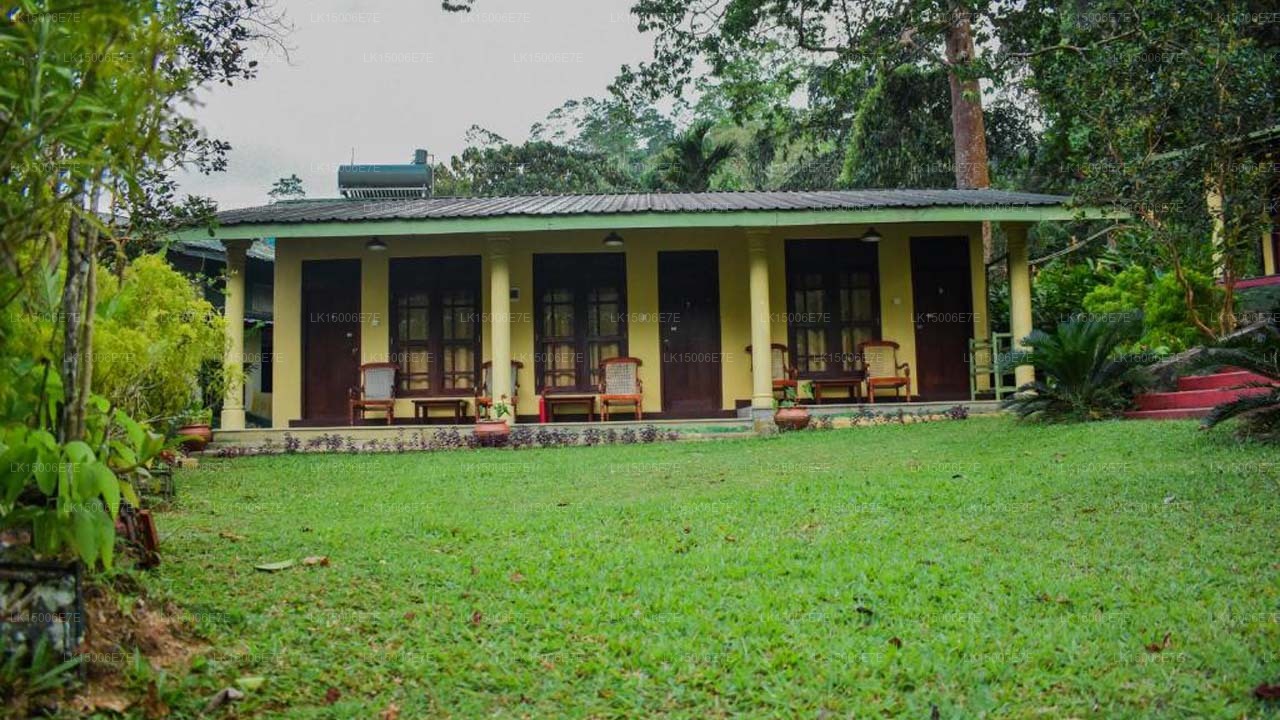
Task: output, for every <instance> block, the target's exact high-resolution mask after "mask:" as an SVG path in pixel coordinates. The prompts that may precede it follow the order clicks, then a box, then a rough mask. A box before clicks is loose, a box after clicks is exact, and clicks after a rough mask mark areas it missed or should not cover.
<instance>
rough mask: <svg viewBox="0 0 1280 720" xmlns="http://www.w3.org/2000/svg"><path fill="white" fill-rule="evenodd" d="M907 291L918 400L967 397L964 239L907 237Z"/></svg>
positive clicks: (969, 330)
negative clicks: (911, 306)
mask: <svg viewBox="0 0 1280 720" xmlns="http://www.w3.org/2000/svg"><path fill="white" fill-rule="evenodd" d="M911 287H912V296H913V298H914V303H915V307H914V309H913V311H912V312H913V315H912V320H913V322H914V324H915V328H916V367H913V368H912V369H911V370H912V374H913V375H915V376H916V378H917V381H916V382H917V384H918V385H919V390H920V396H921V398H922V399H924V400H961V399H965V398H967V397H969V363H968V353H969V338H971V337H973V319H974V318H973V291H972V288H973V286H972V284H971V275H970V267H969V239H968V238H965V237H941V238H936V237H934V238H911Z"/></svg>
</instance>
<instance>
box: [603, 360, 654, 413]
mask: <svg viewBox="0 0 1280 720" xmlns="http://www.w3.org/2000/svg"><path fill="white" fill-rule="evenodd" d="M600 378H601V381H600V417H601V418H602V419H604V420H608V419H609V407H610V406H611V405H634V406H635V409H636V420H641V419H643V412H642V409H641V405H642V404H643V402H644V387H643V385H642V384H641V383H640V358H633V357H615V358H609V359H607V360H601V361H600Z"/></svg>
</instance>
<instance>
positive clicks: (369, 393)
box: [347, 363, 399, 425]
mask: <svg viewBox="0 0 1280 720" xmlns="http://www.w3.org/2000/svg"><path fill="white" fill-rule="evenodd" d="M398 368H399V365H397V364H396V363H365V364H364V365H361V366H360V386H359V387H353V388H351V391H350V393H349V396H350V400H349V402H348V408H347V422H348V424H350V425H355V424H356V417H357V413H359V418H360V419H361V420H364V414H365V412H366V411H368V410H381V411H383V412H384V413H386V418H387V424H388V425H390V424H391V423H393V422H395V415H396V407H395V406H396V370H397V369H398Z"/></svg>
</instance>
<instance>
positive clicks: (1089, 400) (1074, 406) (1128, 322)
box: [1004, 316, 1150, 420]
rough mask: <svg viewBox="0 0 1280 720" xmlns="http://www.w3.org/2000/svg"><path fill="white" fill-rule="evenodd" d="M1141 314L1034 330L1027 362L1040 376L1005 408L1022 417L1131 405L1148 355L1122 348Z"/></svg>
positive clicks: (1093, 413)
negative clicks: (1045, 330) (1050, 331)
mask: <svg viewBox="0 0 1280 720" xmlns="http://www.w3.org/2000/svg"><path fill="white" fill-rule="evenodd" d="M1140 330H1141V319H1140V318H1135V317H1130V316H1123V317H1122V318H1120V319H1118V320H1098V319H1089V320H1073V321H1071V322H1065V323H1059V324H1058V327H1057V329H1056V330H1055V331H1054V332H1052V333H1046V332H1043V331H1040V330H1035V331H1032V333H1031V334H1030V335H1029V336H1027V338H1026V341H1025V344H1026V345H1027V347H1029V348H1030V352H1029V353H1028V354H1027V361H1028V362H1029V363H1030V364H1031V365H1032V366H1033V367H1035V369H1036V370H1037V371H1038V372H1039V373H1040V374H1041V375H1042V376H1043V377H1044V380H1043V381H1040V380H1037V381H1034V382H1030V383H1027V384H1026V385H1023V386H1022V387H1020V388H1018V392H1017V394H1016V395H1014V396H1013V397H1012V398H1010V399H1008V400H1006V401H1005V402H1004V407H1005V408H1007V409H1009V410H1012V411H1013V412H1014V413H1015V414H1017V415H1018V417H1020V418H1024V419H1025V418H1037V419H1044V420H1097V419H1102V418H1107V417H1113V416H1115V415H1117V414H1118V413H1119V412H1120V411H1122V410H1124V409H1125V408H1127V407H1128V406H1129V404H1130V403H1131V402H1132V400H1133V396H1134V394H1135V393H1136V392H1137V391H1138V389H1140V388H1141V387H1142V386H1143V385H1145V384H1146V382H1147V379H1146V372H1145V370H1144V369H1143V367H1142V365H1143V364H1144V363H1145V362H1146V361H1147V360H1149V359H1150V358H1149V357H1148V356H1143V355H1136V354H1133V353H1127V352H1123V347H1124V346H1125V345H1126V344H1129V343H1132V342H1133V341H1134V340H1136V339H1137V336H1138V333H1139V332H1140Z"/></svg>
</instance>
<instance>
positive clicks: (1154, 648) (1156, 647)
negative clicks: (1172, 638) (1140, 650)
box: [1147, 633, 1169, 653]
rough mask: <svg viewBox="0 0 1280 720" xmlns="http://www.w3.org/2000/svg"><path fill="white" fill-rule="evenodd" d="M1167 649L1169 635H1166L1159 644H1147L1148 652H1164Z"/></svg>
mask: <svg viewBox="0 0 1280 720" xmlns="http://www.w3.org/2000/svg"><path fill="white" fill-rule="evenodd" d="M1167 647H1169V633H1165V634H1164V639H1163V640H1161V641H1160V642H1158V643H1147V652H1152V653H1158V652H1164V649H1165V648H1167Z"/></svg>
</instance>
